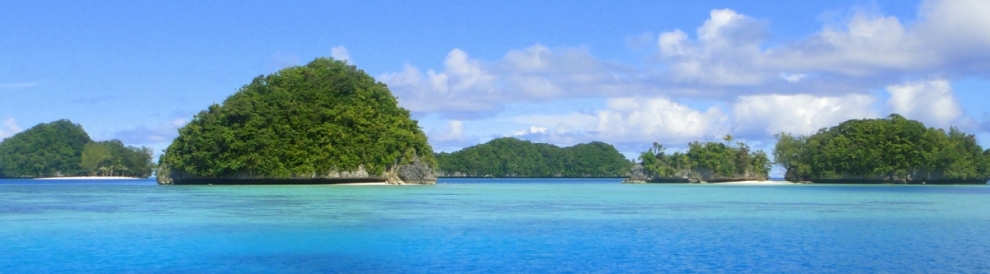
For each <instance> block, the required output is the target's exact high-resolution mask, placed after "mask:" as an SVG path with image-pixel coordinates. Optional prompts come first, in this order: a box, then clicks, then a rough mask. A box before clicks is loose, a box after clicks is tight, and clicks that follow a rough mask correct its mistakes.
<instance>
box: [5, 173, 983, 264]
mask: <svg viewBox="0 0 990 274" xmlns="http://www.w3.org/2000/svg"><path fill="white" fill-rule="evenodd" d="M619 182H620V179H590V180H583V179H549V180H548V179H442V180H441V181H440V183H439V184H438V185H434V186H332V185H330V186H327V185H324V186H320V185H316V186H314V185H307V186H158V185H155V183H154V181H151V180H134V181H100V180H88V181H32V180H0V273H79V272H103V273H121V272H126V273H212V272H220V273H321V272H322V273H419V272H428V273H519V272H535V273H543V272H550V273H557V272H565V273H573V272H580V273H584V272H596V273H657V272H661V273H712V272H714V273H807V272H812V273H930V272H937V273H987V272H990V186H917V185H911V186H903V185H869V186H864V185H782V186H750V185H742V186H739V185H736V186H733V185H663V184H649V185H626V184H620V183H619Z"/></svg>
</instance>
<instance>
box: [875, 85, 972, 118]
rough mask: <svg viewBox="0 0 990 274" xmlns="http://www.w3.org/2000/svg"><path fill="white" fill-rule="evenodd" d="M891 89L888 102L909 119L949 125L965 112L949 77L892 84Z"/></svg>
mask: <svg viewBox="0 0 990 274" xmlns="http://www.w3.org/2000/svg"><path fill="white" fill-rule="evenodd" d="M887 91H888V92H890V99H888V100H887V105H889V106H890V108H891V109H892V110H893V111H894V112H895V113H899V114H901V115H904V117H907V118H909V119H916V120H919V121H922V122H924V123H925V124H928V125H933V126H937V127H943V128H945V127H948V126H949V125H950V124H951V123H952V122H954V121H956V120H957V119H959V118H960V116H962V108H961V107H960V106H959V102H957V101H956V99H955V97H954V96H953V94H952V87H951V86H950V85H949V82H948V81H946V80H931V81H920V82H910V83H905V84H901V85H892V86H889V87H887Z"/></svg>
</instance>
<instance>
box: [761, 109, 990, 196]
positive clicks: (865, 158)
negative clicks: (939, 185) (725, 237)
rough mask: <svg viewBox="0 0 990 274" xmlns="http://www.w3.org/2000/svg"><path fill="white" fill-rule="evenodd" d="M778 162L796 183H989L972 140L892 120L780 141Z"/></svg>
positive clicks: (979, 151)
mask: <svg viewBox="0 0 990 274" xmlns="http://www.w3.org/2000/svg"><path fill="white" fill-rule="evenodd" d="M776 137H777V146H776V147H775V148H774V158H775V162H776V163H777V164H780V165H781V166H782V167H783V168H784V169H785V170H786V174H785V177H786V179H787V180H791V181H803V180H815V179H873V180H885V181H912V180H940V179H948V180H955V179H964V180H965V179H979V178H987V177H988V175H990V174H988V164H990V161H988V159H987V157H986V156H985V154H987V152H986V151H984V150H983V148H981V147H980V146H979V145H977V144H976V138H975V137H974V136H973V135H969V134H966V133H964V132H962V131H959V130H958V129H956V128H951V129H950V130H949V132H948V133H946V132H945V131H944V130H941V129H935V128H926V127H925V125H924V124H922V123H921V122H918V121H914V120H908V119H905V118H904V117H902V116H900V115H897V114H891V115H890V116H888V117H887V118H885V119H862V120H849V121H846V122H843V123H841V124H839V125H837V126H834V127H831V128H828V129H821V130H819V131H818V133H816V134H814V135H811V136H799V137H794V136H791V135H790V134H786V133H781V134H778V135H776Z"/></svg>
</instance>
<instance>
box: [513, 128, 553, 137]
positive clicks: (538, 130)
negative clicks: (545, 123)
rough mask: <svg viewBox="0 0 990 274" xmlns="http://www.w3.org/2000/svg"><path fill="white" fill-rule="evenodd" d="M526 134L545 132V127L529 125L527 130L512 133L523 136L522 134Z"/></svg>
mask: <svg viewBox="0 0 990 274" xmlns="http://www.w3.org/2000/svg"><path fill="white" fill-rule="evenodd" d="M527 134H547V128H545V127H538V126H531V127H529V130H523V131H519V132H516V133H515V134H512V135H515V136H523V135H527Z"/></svg>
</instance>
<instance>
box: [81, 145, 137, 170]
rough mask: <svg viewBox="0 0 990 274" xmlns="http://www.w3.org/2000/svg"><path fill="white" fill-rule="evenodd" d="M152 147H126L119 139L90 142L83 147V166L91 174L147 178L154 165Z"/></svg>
mask: <svg viewBox="0 0 990 274" xmlns="http://www.w3.org/2000/svg"><path fill="white" fill-rule="evenodd" d="M151 157H152V153H151V149H150V148H146V147H141V148H137V147H130V146H127V147H125V146H124V144H123V143H121V142H120V141H118V140H110V141H101V142H95V143H88V144H86V147H85V148H84V149H83V153H82V164H81V166H82V167H83V168H84V169H85V170H86V171H87V172H88V173H89V175H90V176H128V177H142V178H147V177H148V176H151V173H152V171H153V170H154V165H153V164H152V162H151Z"/></svg>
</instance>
